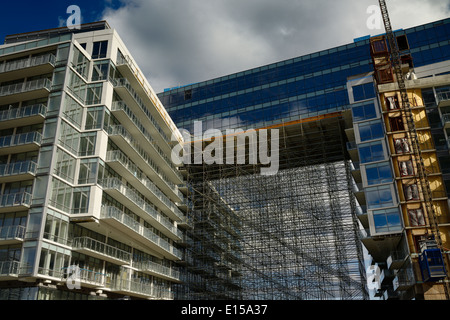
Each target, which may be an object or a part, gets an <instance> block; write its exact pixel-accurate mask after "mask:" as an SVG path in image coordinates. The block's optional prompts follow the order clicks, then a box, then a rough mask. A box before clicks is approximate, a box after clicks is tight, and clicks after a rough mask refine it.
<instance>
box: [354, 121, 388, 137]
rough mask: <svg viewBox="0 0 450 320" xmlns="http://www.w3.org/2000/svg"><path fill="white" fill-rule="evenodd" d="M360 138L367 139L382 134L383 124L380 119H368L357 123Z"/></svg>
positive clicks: (381, 135)
mask: <svg viewBox="0 0 450 320" xmlns="http://www.w3.org/2000/svg"><path fill="white" fill-rule="evenodd" d="M358 131H359V137H360V140H361V141H362V142H363V141H368V140H373V139H377V138H382V137H383V136H384V131H383V125H382V123H381V121H378V120H377V121H369V122H364V123H360V124H358Z"/></svg>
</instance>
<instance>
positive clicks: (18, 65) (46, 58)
mask: <svg viewBox="0 0 450 320" xmlns="http://www.w3.org/2000/svg"><path fill="white" fill-rule="evenodd" d="M55 61H56V57H55V56H54V55H53V54H51V53H50V54H46V55H42V56H38V57H29V58H25V59H21V60H15V61H10V62H6V63H3V64H1V65H0V73H3V72H10V71H15V70H20V69H24V68H29V67H35V66H39V65H43V64H46V63H50V64H52V65H55Z"/></svg>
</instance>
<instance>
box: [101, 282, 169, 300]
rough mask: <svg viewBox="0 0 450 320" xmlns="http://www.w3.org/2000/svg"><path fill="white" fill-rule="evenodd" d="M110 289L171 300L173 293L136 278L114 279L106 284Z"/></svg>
mask: <svg viewBox="0 0 450 320" xmlns="http://www.w3.org/2000/svg"><path fill="white" fill-rule="evenodd" d="M108 287H109V288H110V289H111V290H112V291H121V292H130V293H136V294H139V295H143V296H147V297H151V298H154V299H165V300H173V293H172V292H170V291H169V290H168V289H167V288H164V287H160V286H157V285H155V284H147V283H142V282H138V280H132V281H130V280H122V279H116V280H114V281H112V282H111V283H110V284H109V286H108Z"/></svg>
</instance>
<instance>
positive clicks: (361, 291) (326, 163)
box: [176, 113, 366, 300]
mask: <svg viewBox="0 0 450 320" xmlns="http://www.w3.org/2000/svg"><path fill="white" fill-rule="evenodd" d="M344 128H345V120H344V116H343V114H342V113H335V114H327V115H326V116H321V117H315V118H311V119H304V120H301V121H295V122H293V123H286V124H283V125H279V126H274V127H270V128H264V129H268V130H278V132H279V146H280V150H279V163H280V165H279V166H280V168H279V171H278V173H277V174H276V175H272V176H265V175H261V174H260V169H261V166H263V165H260V164H259V165H255V164H252V165H250V164H248V165H230V164H228V165H227V164H222V165H217V164H216V165H206V164H201V165H195V164H191V165H188V166H186V167H185V171H186V174H187V185H188V186H189V199H190V201H191V202H192V204H193V207H194V208H195V209H194V210H192V211H191V212H189V213H188V218H189V220H190V221H191V222H190V226H191V227H192V228H188V229H187V232H186V235H187V239H189V240H188V241H186V249H185V250H186V257H191V259H190V261H185V266H186V268H185V269H184V270H185V272H184V276H185V277H186V278H185V279H183V280H184V281H185V284H181V285H179V287H178V291H176V292H177V294H179V297H178V298H181V299H271V300H272V299H275V300H291V299H292V300H301V299H314V300H316V299H364V298H366V293H365V287H364V285H365V283H364V279H363V278H362V277H361V274H363V273H364V265H363V253H362V247H361V244H360V242H359V241H358V231H357V230H358V223H357V221H356V216H355V215H354V214H353V212H355V210H356V209H355V203H354V201H352V199H353V197H352V188H353V186H352V184H351V181H352V180H351V172H350V165H349V162H348V160H346V159H348V156H347V155H346V153H347V150H346V141H345V139H346V138H345V133H344ZM227 138H230V137H225V139H227ZM248 141H249V140H247V148H246V150H250V148H251V146H249V145H248V144H249V143H250V142H248ZM208 143H210V142H204V146H206V145H207V144H208ZM192 148H193V146H192ZM248 156H249V155H248V153H247V159H248ZM235 163H236V162H235ZM246 163H249V161H247V162H246Z"/></svg>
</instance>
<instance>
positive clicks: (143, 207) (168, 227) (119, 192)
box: [100, 178, 182, 240]
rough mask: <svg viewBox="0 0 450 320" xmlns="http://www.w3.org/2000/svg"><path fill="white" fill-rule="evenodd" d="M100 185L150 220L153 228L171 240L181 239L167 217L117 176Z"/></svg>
mask: <svg viewBox="0 0 450 320" xmlns="http://www.w3.org/2000/svg"><path fill="white" fill-rule="evenodd" d="M100 185H101V186H102V187H103V190H104V191H105V192H106V193H108V194H109V195H110V196H111V197H113V198H115V199H116V200H117V201H119V202H120V203H122V204H123V205H124V206H126V207H127V208H128V209H130V210H131V211H132V212H134V213H135V214H137V215H138V216H140V217H142V218H143V219H144V220H146V221H148V222H150V223H151V224H152V226H153V227H154V228H155V229H157V230H159V231H161V232H162V233H163V234H165V235H166V236H168V237H169V238H171V239H173V240H179V239H181V237H182V233H181V231H180V230H178V229H177V228H176V227H175V226H174V225H173V224H172V223H171V222H170V221H169V219H167V218H165V217H163V216H162V215H161V214H160V213H159V212H158V211H156V209H155V208H154V207H153V205H151V204H149V203H147V202H145V201H144V200H143V199H142V198H141V197H140V196H139V195H138V194H137V193H136V192H134V191H133V190H132V189H130V188H128V187H127V186H126V185H125V184H123V183H122V181H120V180H119V179H117V178H109V179H105V180H103V181H101V183H100Z"/></svg>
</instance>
